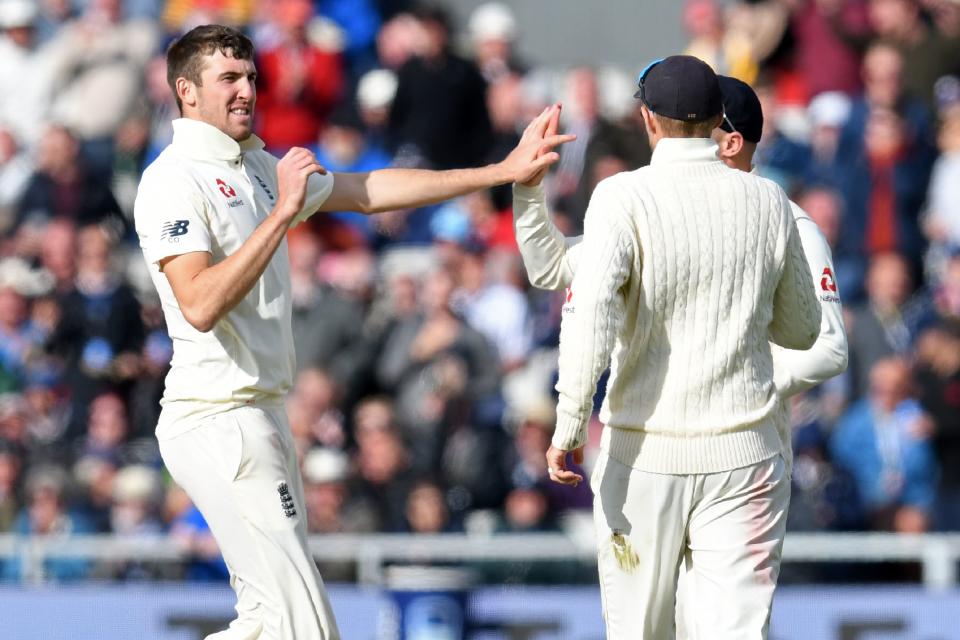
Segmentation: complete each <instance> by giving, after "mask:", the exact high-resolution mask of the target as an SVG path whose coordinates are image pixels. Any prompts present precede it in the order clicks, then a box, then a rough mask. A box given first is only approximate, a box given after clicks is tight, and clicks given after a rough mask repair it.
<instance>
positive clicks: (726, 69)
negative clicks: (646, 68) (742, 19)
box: [683, 0, 757, 84]
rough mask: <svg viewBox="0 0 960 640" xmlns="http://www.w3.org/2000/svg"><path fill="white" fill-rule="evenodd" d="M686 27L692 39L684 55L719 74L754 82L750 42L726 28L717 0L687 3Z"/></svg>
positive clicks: (739, 33)
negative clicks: (693, 58)
mask: <svg viewBox="0 0 960 640" xmlns="http://www.w3.org/2000/svg"><path fill="white" fill-rule="evenodd" d="M683 26H684V28H685V29H686V30H687V34H688V35H689V36H690V43H689V44H688V45H687V48H686V50H684V53H685V54H687V55H691V56H696V57H698V58H700V59H701V60H704V61H705V62H707V64H709V65H710V66H711V67H712V68H713V69H714V71H716V72H717V73H720V74H723V75H725V76H733V77H734V78H737V79H738V80H743V81H744V82H746V83H747V84H752V83H753V81H754V80H755V79H756V77H757V61H756V59H755V58H754V55H753V51H752V49H751V46H750V42H749V40H748V39H747V38H745V37H744V34H743V33H741V32H739V31H738V30H729V29H728V28H727V24H726V23H725V21H724V19H723V14H722V12H721V6H720V4H719V3H718V2H717V1H716V0H687V1H686V2H685V3H684V7H683Z"/></svg>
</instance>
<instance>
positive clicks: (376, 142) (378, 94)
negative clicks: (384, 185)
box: [357, 69, 397, 151]
mask: <svg viewBox="0 0 960 640" xmlns="http://www.w3.org/2000/svg"><path fill="white" fill-rule="evenodd" d="M396 94H397V76H396V74H395V73H393V72H392V71H390V70H388V69H374V70H373V71H368V72H367V73H365V74H363V76H362V77H361V78H360V81H359V82H358V83H357V109H358V110H359V113H360V120H361V121H362V122H363V126H364V127H365V128H366V135H367V143H368V144H369V145H370V146H371V147H372V148H379V149H383V150H384V151H385V150H386V148H387V126H388V124H389V120H390V105H392V104H393V98H394V96H395V95H396Z"/></svg>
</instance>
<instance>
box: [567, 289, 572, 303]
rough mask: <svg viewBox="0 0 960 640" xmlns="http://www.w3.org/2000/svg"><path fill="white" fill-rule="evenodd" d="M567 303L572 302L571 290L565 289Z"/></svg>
mask: <svg viewBox="0 0 960 640" xmlns="http://www.w3.org/2000/svg"><path fill="white" fill-rule="evenodd" d="M567 302H573V288H572V287H567Z"/></svg>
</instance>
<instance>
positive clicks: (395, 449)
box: [350, 398, 412, 532]
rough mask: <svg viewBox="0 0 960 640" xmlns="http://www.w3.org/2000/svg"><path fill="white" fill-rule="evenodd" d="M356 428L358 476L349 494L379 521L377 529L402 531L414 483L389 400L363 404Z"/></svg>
mask: <svg viewBox="0 0 960 640" xmlns="http://www.w3.org/2000/svg"><path fill="white" fill-rule="evenodd" d="M355 429H356V432H355V437H356V442H357V450H356V453H355V456H354V459H355V465H356V469H357V475H356V478H354V481H353V483H352V487H351V488H350V493H351V495H354V496H356V498H357V501H358V504H360V505H362V507H361V508H364V509H366V510H367V512H368V514H369V516H367V517H372V518H373V519H374V521H375V522H376V523H377V525H376V526H377V530H378V531H389V532H400V531H403V530H404V529H405V519H404V518H405V516H404V511H405V505H406V499H407V494H408V493H409V491H410V486H411V483H412V476H411V472H410V454H409V451H408V449H407V447H406V445H405V444H404V442H403V440H402V438H401V436H400V432H399V430H398V429H397V427H396V426H395V425H394V423H393V408H392V406H391V404H390V403H389V401H387V400H384V399H378V398H373V399H370V400H367V401H365V402H363V403H361V404H360V405H359V406H358V407H357V410H356V415H355Z"/></svg>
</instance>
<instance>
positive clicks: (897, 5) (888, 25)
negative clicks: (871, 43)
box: [869, 0, 960, 107]
mask: <svg viewBox="0 0 960 640" xmlns="http://www.w3.org/2000/svg"><path fill="white" fill-rule="evenodd" d="M869 16H870V25H871V27H873V30H874V33H875V35H876V37H877V38H879V39H882V40H886V41H889V42H892V43H894V44H895V46H896V47H897V49H899V51H900V52H901V53H902V54H903V62H904V69H903V82H904V85H905V86H906V87H907V89H908V91H909V92H910V93H911V94H912V95H914V96H916V97H917V98H919V99H921V100H923V101H924V102H925V103H926V104H927V105H928V106H931V107H932V106H933V104H934V95H933V85H934V83H935V82H936V80H937V78H940V77H941V76H944V75H947V74H948V73H956V72H958V71H960V39H958V38H957V36H956V34H953V35H947V34H943V33H941V32H940V31H939V29H937V28H936V26H935V25H934V26H931V25H930V24H928V23H927V21H926V20H925V18H924V15H923V7H922V6H921V4H920V3H919V2H917V0H870V3H869Z"/></svg>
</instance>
